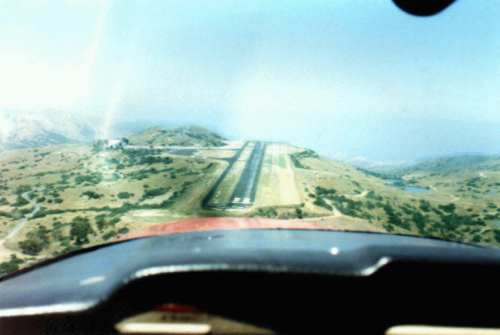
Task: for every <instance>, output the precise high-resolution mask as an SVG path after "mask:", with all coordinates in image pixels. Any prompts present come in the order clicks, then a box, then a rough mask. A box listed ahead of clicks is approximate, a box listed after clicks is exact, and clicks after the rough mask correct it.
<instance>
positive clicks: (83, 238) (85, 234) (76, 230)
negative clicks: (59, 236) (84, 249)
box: [69, 216, 94, 245]
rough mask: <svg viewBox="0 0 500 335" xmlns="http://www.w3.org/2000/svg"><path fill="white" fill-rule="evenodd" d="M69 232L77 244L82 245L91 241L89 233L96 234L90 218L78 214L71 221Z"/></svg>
mask: <svg viewBox="0 0 500 335" xmlns="http://www.w3.org/2000/svg"><path fill="white" fill-rule="evenodd" d="M69 234H70V237H71V240H73V241H75V243H76V244H77V245H82V244H85V243H89V235H90V234H94V231H93V229H92V226H91V225H90V221H89V219H88V218H84V217H81V216H77V217H75V218H74V219H73V220H72V221H71V228H70V231H69Z"/></svg>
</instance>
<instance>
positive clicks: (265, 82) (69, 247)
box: [0, 0, 500, 275]
mask: <svg viewBox="0 0 500 335" xmlns="http://www.w3.org/2000/svg"><path fill="white" fill-rule="evenodd" d="M498 17H500V5H499V4H498V3H497V2H494V1H475V0H461V1H458V2H456V3H455V4H453V5H452V6H450V7H449V8H448V9H447V10H446V11H444V12H442V13H441V14H439V15H435V16H431V17H425V18H421V17H416V16H411V15H409V14H407V13H405V12H403V11H401V10H400V9H398V8H397V6H395V5H394V4H393V3H392V1H389V0H377V1H353V0H349V1H323V0H307V1H299V0H297V1H243V0H242V1H234V0H219V1H209V0H206V1H205V0H203V1H185V0H179V1H173V0H172V1H170V0H169V1H140V2H139V1H111V0H110V1H107V0H61V1H52V0H51V1H44V0H41V1H0V28H1V29H0V41H1V42H0V275H5V274H7V273H9V272H12V271H15V270H17V269H19V268H21V267H27V266H30V265H33V264H35V263H37V262H40V261H42V260H47V259H50V258H53V257H56V256H58V255H63V254H66V253H69V252H71V251H74V250H78V249H82V248H86V247H90V246H93V245H99V244H104V243H110V242H113V241H116V240H119V239H123V238H130V237H133V236H139V235H141V234H143V232H144V231H148V229H151V228H152V227H156V226H157V225H163V228H165V227H168V225H169V224H172V225H176V226H175V227H178V226H179V225H180V226H182V225H183V220H184V219H189V220H192V219H196V218H210V217H233V218H234V217H237V218H238V217H239V218H249V219H251V218H256V217H257V218H268V219H281V220H284V221H279V223H278V221H265V224H263V227H264V226H265V227H266V228H273V227H280V228H284V227H285V228H286V227H291V228H293V227H295V228H297V227H303V228H304V227H306V228H307V227H309V228H311V227H312V228H314V229H340V230H355V231H356V230H357V231H373V232H380V233H388V234H408V235H417V236H424V237H435V238H440V239H446V240H453V241H460V242H467V243H475V244H479V245H488V246H498V245H499V244H500V112H499V106H500V95H499V94H498V92H499V91H500V80H499V71H500V67H499V66H500V21H499V20H498ZM190 222H192V221H190ZM248 222H254V221H248ZM259 222H264V220H261V221H259ZM273 222H274V223H273ZM258 224H259V223H257V224H255V222H254V223H252V227H258ZM287 225H288V226H287ZM192 226H193V227H195V226H196V225H192ZM172 227H173V226H172ZM189 227H191V226H189ZM229 227H231V225H229ZM236 227H238V226H237V225H235V226H234V228H235V229H236ZM166 229H167V230H168V228H166ZM193 229H194V228H193Z"/></svg>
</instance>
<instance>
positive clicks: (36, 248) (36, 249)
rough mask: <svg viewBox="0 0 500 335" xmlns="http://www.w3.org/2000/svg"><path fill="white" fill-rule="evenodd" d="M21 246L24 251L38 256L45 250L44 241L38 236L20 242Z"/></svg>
mask: <svg viewBox="0 0 500 335" xmlns="http://www.w3.org/2000/svg"><path fill="white" fill-rule="evenodd" d="M19 247H20V248H21V250H22V252H23V253H25V254H27V255H32V256H36V255H38V254H39V253H40V252H41V251H42V250H43V247H44V242H43V241H42V240H41V239H39V238H37V237H31V238H28V239H26V240H24V241H21V242H19Z"/></svg>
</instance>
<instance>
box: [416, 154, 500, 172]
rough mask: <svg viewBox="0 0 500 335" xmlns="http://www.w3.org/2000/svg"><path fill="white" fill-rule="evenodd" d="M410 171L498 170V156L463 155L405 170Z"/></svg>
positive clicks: (430, 161)
mask: <svg viewBox="0 0 500 335" xmlns="http://www.w3.org/2000/svg"><path fill="white" fill-rule="evenodd" d="M407 169H408V170H411V171H426V172H456V171H463V170H479V169H482V170H500V156H498V155H483V154H464V155H457V156H448V157H440V158H436V159H430V160H426V161H423V162H420V163H417V164H415V165H413V166H411V167H408V168H407Z"/></svg>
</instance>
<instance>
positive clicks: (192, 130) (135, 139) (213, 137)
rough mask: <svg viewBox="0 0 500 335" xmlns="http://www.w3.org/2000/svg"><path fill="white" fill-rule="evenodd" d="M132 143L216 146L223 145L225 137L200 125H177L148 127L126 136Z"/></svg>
mask: <svg viewBox="0 0 500 335" xmlns="http://www.w3.org/2000/svg"><path fill="white" fill-rule="evenodd" d="M128 140H129V142H130V144H132V145H175V146H197V147H218V146H224V145H225V144H226V143H225V139H224V138H223V137H222V136H220V135H218V134H216V133H214V132H212V131H210V130H208V129H205V128H202V127H194V126H189V127H179V128H175V129H162V128H159V127H154V128H149V129H146V130H144V131H142V132H139V133H136V134H132V135H130V136H129V137H128Z"/></svg>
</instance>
